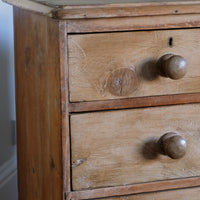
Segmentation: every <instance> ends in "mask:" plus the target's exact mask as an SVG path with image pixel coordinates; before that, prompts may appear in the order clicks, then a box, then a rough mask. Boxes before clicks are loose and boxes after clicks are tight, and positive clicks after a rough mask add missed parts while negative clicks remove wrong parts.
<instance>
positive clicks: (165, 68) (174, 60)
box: [158, 54, 187, 80]
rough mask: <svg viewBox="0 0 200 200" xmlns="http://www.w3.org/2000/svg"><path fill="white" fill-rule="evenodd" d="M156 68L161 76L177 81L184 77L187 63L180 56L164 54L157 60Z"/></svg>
mask: <svg viewBox="0 0 200 200" xmlns="http://www.w3.org/2000/svg"><path fill="white" fill-rule="evenodd" d="M158 68H159V71H160V73H161V75H162V76H165V77H169V78H171V79H174V80H177V79H181V78H183V77H184V76H185V74H186V72H187V62H186V60H185V58H183V57H182V56H179V55H174V54H165V55H163V56H162V57H161V58H160V59H159V60H158Z"/></svg>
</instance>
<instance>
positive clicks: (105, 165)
mask: <svg viewBox="0 0 200 200" xmlns="http://www.w3.org/2000/svg"><path fill="white" fill-rule="evenodd" d="M199 113H200V104H188V105H176V106H163V107H154V108H145V109H130V110H119V111H107V112H95V113H83V114H73V115H71V119H70V122H71V125H70V126H71V156H72V157H71V169H72V187H73V190H81V189H91V188H100V187H109V186H120V185H123V186H124V185H129V184H135V183H145V182H151V181H160V180H170V179H177V178H186V177H195V176H200V149H199V144H200V118H199ZM167 132H175V133H178V134H180V135H181V136H182V137H183V138H184V139H185V140H186V141H187V150H186V154H185V155H184V156H183V157H182V158H180V159H172V158H170V157H169V156H166V155H162V154H160V153H158V151H157V144H158V139H159V138H160V137H161V136H162V135H163V134H164V133H167Z"/></svg>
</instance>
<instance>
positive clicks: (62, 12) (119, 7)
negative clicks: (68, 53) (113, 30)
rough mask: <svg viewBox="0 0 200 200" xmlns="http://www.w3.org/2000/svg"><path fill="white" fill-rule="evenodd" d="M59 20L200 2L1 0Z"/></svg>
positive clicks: (175, 10) (154, 11)
mask: <svg viewBox="0 0 200 200" xmlns="http://www.w3.org/2000/svg"><path fill="white" fill-rule="evenodd" d="M3 1H5V2H7V3H9V4H11V5H14V6H16V7H20V8H23V9H27V10H31V11H34V12H38V13H41V14H44V15H47V16H50V17H55V18H59V19H82V18H84V19H85V18H93V19H94V18H95V19H96V18H113V17H130V16H132V17H133V16H147V15H148V16H149V15H150V16H152V15H153V16H154V15H177V14H178V15H181V14H191V13H193V14H197V13H199V7H200V1H188V0H177V1H174V0H167V1H163V0H143V1H139V0H103V1H98V0H93V1H92V0H59V1H54V0H45V1H41V0H17V1H16V0H3Z"/></svg>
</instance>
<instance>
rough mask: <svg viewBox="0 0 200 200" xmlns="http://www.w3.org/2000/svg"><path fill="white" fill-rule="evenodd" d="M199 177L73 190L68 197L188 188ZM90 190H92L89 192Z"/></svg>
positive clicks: (105, 195)
mask: <svg viewBox="0 0 200 200" xmlns="http://www.w3.org/2000/svg"><path fill="white" fill-rule="evenodd" d="M199 182H200V177H196V178H187V179H175V180H171V181H170V180H169V181H161V182H150V183H143V184H134V185H128V186H118V187H107V188H100V189H94V190H80V191H73V192H71V193H69V194H68V196H67V198H68V199H72V200H75V199H96V198H102V197H114V196H122V195H131V194H138V193H142V192H155V191H163V190H170V189H180V188H186V187H188V188H190V187H195V186H199ZM91 191H92V192H91Z"/></svg>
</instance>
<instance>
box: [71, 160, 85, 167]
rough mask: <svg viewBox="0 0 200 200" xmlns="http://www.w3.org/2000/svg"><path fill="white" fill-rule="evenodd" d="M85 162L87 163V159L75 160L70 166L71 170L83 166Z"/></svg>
mask: <svg viewBox="0 0 200 200" xmlns="http://www.w3.org/2000/svg"><path fill="white" fill-rule="evenodd" d="M85 161H87V158H82V159H79V160H76V162H74V163H73V164H72V168H74V167H78V166H79V165H81V164H83V163H84V162H85Z"/></svg>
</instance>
